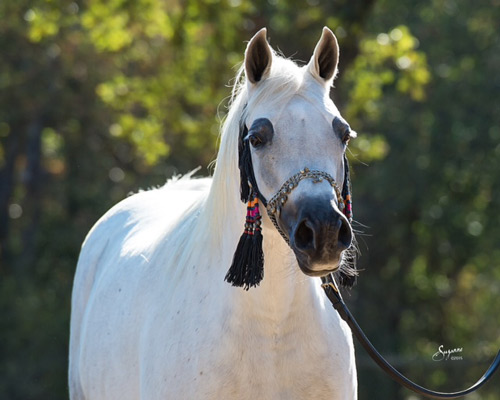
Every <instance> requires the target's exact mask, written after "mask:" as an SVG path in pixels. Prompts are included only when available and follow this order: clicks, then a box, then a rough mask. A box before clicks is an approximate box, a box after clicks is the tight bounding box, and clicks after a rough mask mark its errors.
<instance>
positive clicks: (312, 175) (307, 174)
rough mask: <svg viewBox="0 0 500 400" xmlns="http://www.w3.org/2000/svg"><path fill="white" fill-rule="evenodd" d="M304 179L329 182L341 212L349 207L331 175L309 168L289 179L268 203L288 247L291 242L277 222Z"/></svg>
mask: <svg viewBox="0 0 500 400" xmlns="http://www.w3.org/2000/svg"><path fill="white" fill-rule="evenodd" d="M304 179H312V181H313V183H320V182H323V181H327V182H328V183H329V184H330V186H331V187H332V188H333V189H334V190H335V194H336V196H337V204H338V207H339V209H340V211H344V210H346V209H347V207H346V206H345V204H344V202H345V201H344V199H343V198H342V195H341V193H340V189H339V187H338V186H337V183H336V182H335V179H333V177H332V176H331V175H330V174H329V173H327V172H323V171H318V170H312V171H311V170H310V169H309V168H307V167H305V168H304V169H302V170H300V171H299V172H297V173H296V174H295V175H292V176H291V177H290V178H288V179H287V180H286V181H285V183H283V185H281V188H280V189H279V190H278V192H277V193H276V194H275V195H274V196H273V197H271V200H269V201H268V202H267V206H266V210H267V215H268V216H269V219H270V220H271V222H272V223H273V225H274V227H275V228H276V230H277V231H278V232H279V233H280V235H281V236H282V237H283V239H284V240H285V242H286V243H287V244H288V245H290V240H289V239H288V237H287V236H286V234H285V232H283V230H282V229H281V228H280V226H279V224H278V221H277V217H279V216H280V214H281V208H282V207H284V206H285V204H286V202H287V200H288V195H289V194H290V193H292V190H294V189H295V188H296V187H297V186H299V183H300V182H301V181H302V180H304ZM346 216H347V215H346ZM347 217H348V216H347ZM348 218H349V217H348Z"/></svg>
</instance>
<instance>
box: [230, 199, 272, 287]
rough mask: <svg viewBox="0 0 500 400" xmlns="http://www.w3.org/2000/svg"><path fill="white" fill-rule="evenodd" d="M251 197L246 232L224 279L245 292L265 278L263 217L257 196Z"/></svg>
mask: <svg viewBox="0 0 500 400" xmlns="http://www.w3.org/2000/svg"><path fill="white" fill-rule="evenodd" d="M251 197H252V198H251V199H250V200H249V201H248V205H247V217H246V222H245V231H244V232H243V235H241V237H240V241H239V242H238V246H237V247H236V251H235V253H234V256H233V262H232V264H231V267H230V268H229V271H228V272H227V274H226V277H225V278H224V279H225V281H226V282H229V283H231V284H232V285H233V286H238V287H243V288H244V289H245V290H248V289H249V288H250V287H253V286H257V285H258V284H259V283H260V281H261V280H262V278H263V277H264V253H263V251H262V227H261V223H262V216H261V215H260V212H259V200H258V198H257V195H256V194H255V193H253V192H252V195H251Z"/></svg>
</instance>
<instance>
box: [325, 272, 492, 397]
mask: <svg viewBox="0 0 500 400" xmlns="http://www.w3.org/2000/svg"><path fill="white" fill-rule="evenodd" d="M321 280H322V282H323V284H322V285H321V286H322V287H323V289H324V290H325V294H326V297H328V299H329V300H330V302H331V303H332V306H333V308H335V310H337V312H338V313H339V315H340V316H341V318H342V319H343V320H344V321H345V322H347V324H348V325H349V327H350V328H351V330H352V332H353V333H354V336H356V338H357V339H358V340H359V342H360V343H361V344H362V345H363V347H364V348H365V350H366V352H367V353H368V354H369V355H370V357H371V358H372V359H373V361H375V362H376V363H377V365H378V366H379V367H380V368H382V369H383V370H384V371H385V372H386V373H387V374H388V375H389V376H390V377H391V378H392V379H394V380H395V381H396V382H397V383H399V384H401V385H403V386H404V387H406V388H408V389H410V390H412V391H414V392H415V393H418V394H420V395H422V396H427V397H429V398H431V399H456V398H458V397H462V396H465V395H466V394H469V393H472V392H474V391H475V390H477V389H479V388H480V387H481V386H483V385H484V384H485V383H486V382H487V381H488V380H489V379H490V378H491V377H492V375H493V374H494V373H495V371H496V370H497V369H498V366H499V365H500V351H499V352H498V353H497V355H496V357H495V359H494V360H493V362H492V363H491V365H490V367H489V368H488V370H487V371H486V372H485V373H484V375H483V376H482V377H481V378H480V379H479V380H478V381H477V382H476V383H475V384H474V385H472V386H471V387H470V388H468V389H465V390H462V391H460V392H453V393H444V392H435V391H433V390H429V389H426V388H424V387H422V386H420V385H417V384H416V383H414V382H412V381H411V380H409V379H408V378H407V377H406V376H404V375H403V374H402V373H401V372H399V371H398V370H397V369H395V368H394V367H393V366H392V365H391V364H389V363H388V362H387V360H386V359H385V358H384V357H382V355H381V354H380V353H379V352H378V351H377V350H376V349H375V347H373V345H372V344H371V342H370V341H369V340H368V338H367V337H366V335H365V334H364V332H363V331H362V330H361V328H360V327H359V325H358V323H357V322H356V320H355V319H354V317H353V316H352V314H351V312H350V311H349V309H348V308H347V306H346V304H345V303H344V300H343V299H342V296H341V295H340V292H339V290H338V287H337V284H336V282H335V280H334V278H333V276H332V275H331V274H329V275H327V276H326V277H323V278H321Z"/></svg>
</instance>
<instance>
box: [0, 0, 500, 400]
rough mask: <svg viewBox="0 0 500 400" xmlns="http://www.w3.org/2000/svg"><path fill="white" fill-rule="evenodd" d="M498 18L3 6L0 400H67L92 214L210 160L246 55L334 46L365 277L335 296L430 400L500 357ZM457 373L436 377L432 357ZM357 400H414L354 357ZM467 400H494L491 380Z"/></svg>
mask: <svg viewBox="0 0 500 400" xmlns="http://www.w3.org/2000/svg"><path fill="white" fill-rule="evenodd" d="M499 20H500V2H499V1H498V0H480V1H467V0H424V1H419V2H415V1H409V0H359V1H348V0H336V1H320V0H309V1H307V2H304V1H298V0H292V1H287V2H284V1H280V0H268V1H262V0H259V1H254V2H250V1H247V0H229V1H227V0H220V1H217V0H211V1H192V0H173V1H171V0H166V1H162V0H136V1H131V0H88V1H63V0H31V1H27V0H15V1H14V0H3V1H1V2H0V398H2V399H66V398H67V397H68V394H67V383H66V380H67V378H66V368H67V352H68V331H69V312H70V295H71V285H72V277H73V274H74V270H75V264H76V260H77V257H78V252H79V248H80V245H81V243H82V241H83V239H84V237H85V235H86V233H87V232H88V230H89V229H90V227H91V226H92V225H93V224H94V223H95V222H96V220H97V219H98V218H99V216H100V215H102V214H103V213H104V212H105V211H106V210H107V209H109V208H110V207H111V206H112V205H113V204H115V203H116V202H118V201H120V200H121V199H123V198H124V197H126V196H127V194H128V193H130V192H135V191H138V190H139V189H141V188H149V187H153V186H158V185H162V184H163V183H164V182H165V181H166V179H167V178H169V177H171V176H172V175H173V174H176V173H185V172H188V171H189V170H192V169H194V168H196V167H197V166H199V165H200V166H202V169H201V171H200V172H199V174H202V175H207V174H209V173H210V170H209V169H207V166H208V165H209V163H210V162H211V161H212V160H213V159H214V158H215V156H216V149H217V136H218V129H219V124H220V118H221V117H223V116H224V114H225V112H226V106H227V98H228V96H229V95H230V89H229V87H228V83H230V81H231V79H232V78H233V77H234V75H235V71H236V70H235V68H234V67H235V65H237V64H238V63H240V62H241V61H242V57H243V51H244V49H245V46H246V41H248V40H249V39H250V38H251V36H252V35H253V34H254V33H255V32H256V31H257V30H258V29H259V28H261V27H263V26H266V27H267V28H268V35H269V38H270V42H271V44H272V45H273V46H274V47H275V48H276V49H279V50H281V51H282V52H283V54H284V55H286V56H287V57H293V58H294V59H296V60H302V61H307V60H308V59H309V57H310V56H311V54H312V50H313V48H314V45H315V44H316V42H317V40H318V39H319V36H320V34H321V28H322V27H323V26H324V25H327V26H329V27H330V28H331V29H332V30H333V31H334V32H335V33H336V35H337V37H338V39H339V42H340V46H341V63H340V74H339V77H338V79H337V80H336V82H335V86H336V87H335V89H334V90H333V91H332V97H333V98H334V100H335V103H336V104H337V105H338V107H339V109H340V110H341V112H342V114H343V115H344V117H345V118H346V119H347V120H348V122H349V123H350V124H351V126H352V127H353V128H354V129H355V130H356V131H357V132H358V134H359V137H358V139H356V140H353V141H352V142H351V144H350V154H349V157H350V160H351V163H352V170H353V174H352V181H353V195H354V213H355V220H356V222H355V225H354V227H355V228H356V230H357V231H358V232H359V233H358V242H359V248H360V251H361V256H360V258H359V262H358V266H359V268H362V269H363V270H364V271H363V272H362V273H361V277H360V279H359V283H358V285H357V286H355V287H354V288H353V289H352V290H350V291H349V292H348V293H347V294H346V296H345V297H347V299H348V301H349V304H350V306H351V307H352V311H353V312H354V314H355V316H356V317H357V318H358V321H359V323H360V324H361V326H362V327H363V328H364V329H365V331H366V333H367V334H368V336H369V337H370V339H371V340H372V341H373V342H374V344H375V345H376V346H377V348H378V349H379V350H380V351H381V352H382V353H383V354H384V355H385V356H387V357H388V358H389V360H390V361H391V362H393V363H394V365H395V366H396V367H398V368H400V369H401V370H402V371H403V372H404V373H406V374H407V375H408V376H409V377H411V378H412V379H414V380H416V381H417V382H418V383H420V384H422V385H424V386H428V387H430V388H433V389H437V390H444V391H446V390H458V389H462V388H464V387H466V386H468V385H470V384H472V383H473V381H475V380H476V379H477V378H479V376H480V375H481V374H482V373H483V371H484V370H485V369H486V367H487V365H488V363H489V361H490V360H491V359H492V358H493V356H494V355H495V354H496V351H497V350H498V348H500V326H499V325H500V301H499V295H500V240H499V238H500V168H499V166H500V163H499V159H500V102H499V100H500V74H499V71H500V35H499V32H498V21H499ZM441 344H442V345H443V346H444V348H446V349H453V348H457V347H460V348H463V352H462V353H461V355H462V357H463V359H462V360H461V361H451V360H448V361H441V362H435V361H432V355H433V354H434V353H435V352H436V351H437V349H438V346H439V345H441ZM357 361H358V371H359V391H360V399H361V400H364V399H366V400H367V399H417V398H418V397H416V396H415V395H413V394H411V393H410V392H408V391H407V390H405V389H402V388H400V387H399V386H398V385H396V384H395V383H393V382H392V381H391V380H390V379H389V378H387V377H386V376H385V375H383V373H382V372H380V371H379V370H378V369H377V368H376V367H375V366H374V364H373V363H372V362H371V361H370V360H369V359H368V358H367V356H366V354H365V353H364V351H363V350H362V349H358V356H357ZM469 398H470V399H490V400H493V399H499V398H500V375H498V374H497V376H495V377H494V378H493V379H492V381H491V382H490V383H489V384H487V385H486V386H485V387H484V388H483V389H481V390H480V391H479V392H478V393H477V394H475V395H471V396H469Z"/></svg>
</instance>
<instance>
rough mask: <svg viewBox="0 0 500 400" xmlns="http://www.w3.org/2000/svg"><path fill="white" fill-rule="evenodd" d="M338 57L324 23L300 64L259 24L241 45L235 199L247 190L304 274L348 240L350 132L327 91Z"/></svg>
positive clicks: (336, 254)
mask: <svg viewBox="0 0 500 400" xmlns="http://www.w3.org/2000/svg"><path fill="white" fill-rule="evenodd" d="M338 59H339V48H338V43H337V39H336V38H335V35H334V34H333V33H332V32H331V31H330V30H329V29H328V28H326V27H325V28H324V29H323V33H322V35H321V38H320V40H319V42H318V43H317V45H316V48H315V49H314V52H313V55H312V57H311V59H310V61H309V63H308V64H307V65H305V66H303V67H299V66H297V65H296V64H295V63H293V62H292V61H290V60H286V59H284V58H282V57H280V56H278V55H277V54H276V53H275V52H274V51H273V49H272V48H271V46H270V45H269V43H268V42H267V39H266V30H265V28H264V29H261V30H260V31H259V32H258V33H257V34H256V35H255V36H254V37H253V38H252V39H251V40H250V42H249V43H248V46H247V49H246V52H245V61H244V70H245V76H246V88H245V90H246V92H247V102H246V105H245V109H244V112H243V115H242V118H241V122H240V136H239V158H240V160H239V167H240V173H241V193H242V200H243V201H248V200H249V199H251V198H252V197H253V196H254V195H252V193H254V194H255V196H256V197H258V198H259V199H260V200H261V202H262V203H263V204H264V205H265V206H266V209H267V213H268V215H269V217H270V219H271V221H272V222H273V223H274V226H275V227H276V229H277V230H278V232H280V233H281V235H282V236H283V238H284V239H285V241H286V242H287V243H288V244H289V246H290V247H291V249H292V250H293V252H294V254H295V256H296V259H297V261H298V265H299V267H300V269H301V270H302V271H303V272H304V273H305V274H306V275H309V276H324V275H326V274H328V273H331V272H334V271H337V270H338V269H339V267H340V266H341V264H342V260H343V258H345V257H344V256H343V254H344V252H345V250H347V249H349V248H350V247H351V245H352V241H353V231H352V228H351V224H350V217H351V214H350V192H349V174H348V165H347V158H346V156H345V151H346V148H347V144H348V142H349V139H350V138H351V137H353V136H355V132H354V131H352V130H351V129H350V127H349V124H348V123H347V122H346V121H345V120H344V119H343V118H342V116H341V115H340V112H339V111H338V109H337V107H336V106H335V104H334V103H333V101H332V100H331V99H330V96H329V92H330V87H331V86H332V83H333V80H334V78H335V75H336V73H337V65H338ZM252 204H253V203H252ZM251 221H253V220H251ZM247 222H248V219H247ZM259 227H260V225H259V226H257V230H258V229H259ZM351 272H352V270H351ZM344 278H348V274H346V272H345V271H344ZM347 280H348V279H347ZM345 281H346V279H344V282H345Z"/></svg>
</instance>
